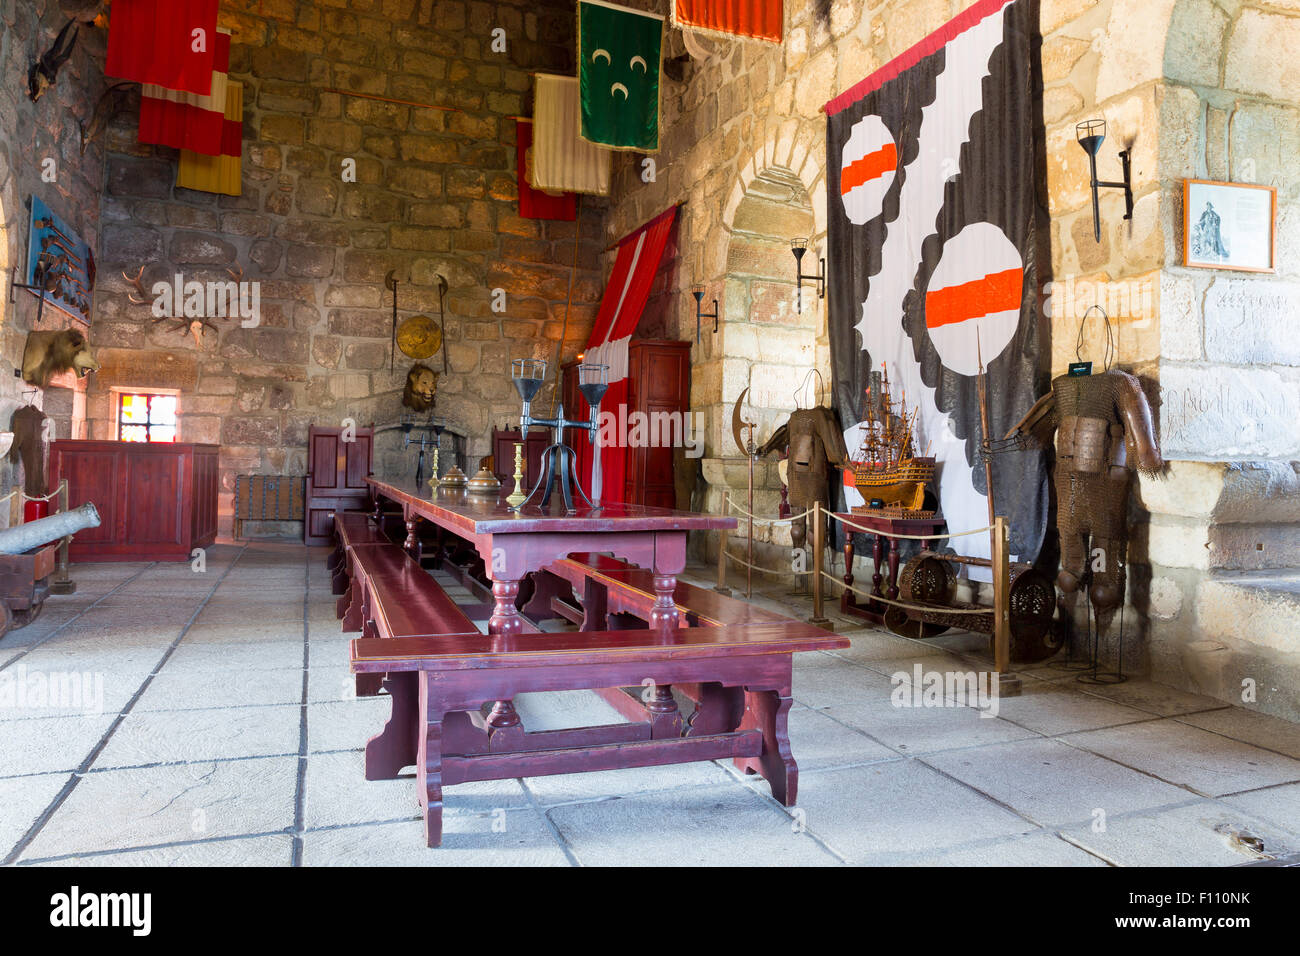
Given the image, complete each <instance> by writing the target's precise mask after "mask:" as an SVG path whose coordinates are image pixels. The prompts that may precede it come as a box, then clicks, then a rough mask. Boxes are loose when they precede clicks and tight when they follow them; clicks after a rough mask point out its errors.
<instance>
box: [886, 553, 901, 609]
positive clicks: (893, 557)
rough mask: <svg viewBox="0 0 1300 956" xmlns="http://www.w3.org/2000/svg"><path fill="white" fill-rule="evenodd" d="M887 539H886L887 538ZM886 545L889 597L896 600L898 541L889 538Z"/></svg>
mask: <svg viewBox="0 0 1300 956" xmlns="http://www.w3.org/2000/svg"><path fill="white" fill-rule="evenodd" d="M887 540H888V539H887ZM886 547H887V548H888V549H889V592H888V593H889V599H890V600H891V601H897V600H898V542H897V541H893V540H889V541H888V544H886Z"/></svg>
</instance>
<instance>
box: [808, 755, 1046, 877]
mask: <svg viewBox="0 0 1300 956" xmlns="http://www.w3.org/2000/svg"><path fill="white" fill-rule="evenodd" d="M798 806H799V809H800V810H802V811H803V812H804V814H805V818H804V819H805V822H806V824H807V826H808V829H809V830H810V831H812V832H813V833H814V834H816V835H817V837H818V838H820V839H821V840H823V841H825V842H826V844H827V845H829V846H830V847H831V848H832V849H833V850H835V852H836V853H838V854H839V855H840V856H842V857H844V858H845V859H846V860H848V861H849V862H864V861H865V860H867V859H868V858H869V857H871V856H873V855H876V854H884V853H903V852H909V853H919V852H930V853H933V852H935V851H936V850H940V849H943V848H946V847H949V846H956V845H958V844H962V843H969V842H970V841H972V840H980V839H993V838H998V837H1012V836H1018V835H1021V834H1024V833H1028V832H1031V831H1033V830H1035V829H1037V828H1036V827H1034V826H1033V824H1031V823H1028V822H1027V821H1025V820H1024V819H1022V818H1021V817H1018V816H1016V815H1015V814H1014V813H1011V812H1010V811H1008V810H1005V809H1003V808H1002V807H1000V806H998V805H997V804H996V803H994V802H993V801H992V800H989V799H988V798H986V797H983V796H981V795H980V794H978V793H976V792H975V791H974V790H971V789H970V788H969V787H966V786H963V785H962V784H960V783H957V782H955V781H953V780H949V779H948V778H947V777H945V776H943V775H942V774H940V773H939V772H937V771H936V770H933V769H931V768H930V767H926V766H924V765H922V764H920V763H918V762H917V761H915V760H901V761H893V762H889V763H876V764H869V765H867V766H864V767H851V768H848V769H844V770H822V771H813V772H811V773H802V774H800V775H799V804H798Z"/></svg>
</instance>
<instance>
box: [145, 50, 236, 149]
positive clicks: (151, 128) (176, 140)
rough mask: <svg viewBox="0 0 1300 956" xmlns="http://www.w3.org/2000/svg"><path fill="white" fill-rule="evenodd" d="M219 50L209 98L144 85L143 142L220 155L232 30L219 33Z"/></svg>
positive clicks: (215, 59)
mask: <svg viewBox="0 0 1300 956" xmlns="http://www.w3.org/2000/svg"><path fill="white" fill-rule="evenodd" d="M215 46H216V55H215V58H214V62H213V66H212V80H211V92H210V93H209V94H208V95H207V96H199V95H198V94H195V93H183V92H180V91H178V90H171V89H167V88H166V87H163V86H157V85H155V84H152V83H146V84H144V86H143V87H142V88H141V95H140V134H139V139H140V142H142V143H155V144H157V145H159V146H171V147H172V148H174V149H188V150H191V151H192V152H195V153H203V154H205V155H207V156H217V155H220V153H221V141H222V137H223V130H224V128H225V116H226V89H227V84H228V81H229V78H228V76H227V74H228V73H229V70H230V31H229V30H224V29H219V30H218V31H217V35H216V44H215Z"/></svg>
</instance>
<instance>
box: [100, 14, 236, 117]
mask: <svg viewBox="0 0 1300 956" xmlns="http://www.w3.org/2000/svg"><path fill="white" fill-rule="evenodd" d="M217 5H218V0H116V2H115V3H114V4H113V8H112V13H111V14H110V17H109V29H108V61H107V63H106V64H105V66H104V73H105V74H106V75H107V76H114V77H118V78H119V79H123V80H133V81H135V82H137V83H152V84H154V85H156V86H161V87H165V88H166V89H169V90H179V91H181V92H184V93H194V94H196V95H198V96H208V95H210V94H211V93H212V68H213V63H214V59H215V56H216V51H217Z"/></svg>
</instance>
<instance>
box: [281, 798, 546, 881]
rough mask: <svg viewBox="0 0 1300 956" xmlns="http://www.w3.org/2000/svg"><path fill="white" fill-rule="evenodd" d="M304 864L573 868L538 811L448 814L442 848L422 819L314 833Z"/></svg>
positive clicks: (306, 839) (306, 845) (305, 844)
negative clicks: (431, 843)
mask: <svg viewBox="0 0 1300 956" xmlns="http://www.w3.org/2000/svg"><path fill="white" fill-rule="evenodd" d="M302 844H303V846H302V862H303V865H304V866H401V867H413V866H438V867H442V866H473V867H482V866H511V867H515V866H530V867H531V866H569V865H570V863H569V859H568V857H566V856H565V855H564V851H563V850H562V849H561V848H560V844H559V842H558V841H557V840H556V838H555V835H554V833H553V832H552V831H551V828H550V827H549V826H547V824H546V822H545V820H543V819H542V816H541V814H540V813H538V811H536V810H534V809H533V808H532V807H524V808H521V809H514V810H502V811H501V812H499V813H486V814H468V813H464V814H446V815H444V817H443V826H442V846H440V847H437V848H434V849H430V848H429V847H427V846H425V843H424V824H423V822H421V821H418V820H408V821H403V822H398V823H381V824H375V825H371V826H355V827H338V828H336V829H331V830H308V831H307V832H306V833H305V834H303V838H302Z"/></svg>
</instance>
